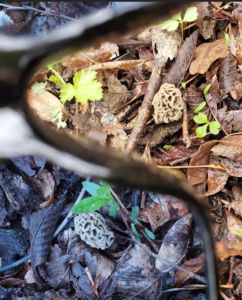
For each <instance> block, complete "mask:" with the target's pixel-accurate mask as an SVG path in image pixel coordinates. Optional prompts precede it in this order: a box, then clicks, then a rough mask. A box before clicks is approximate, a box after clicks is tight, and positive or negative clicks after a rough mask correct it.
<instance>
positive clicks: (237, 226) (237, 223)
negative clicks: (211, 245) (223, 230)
mask: <svg viewBox="0 0 242 300" xmlns="http://www.w3.org/2000/svg"><path fill="white" fill-rule="evenodd" d="M237 202H238V201H237ZM232 203H234V202H232ZM232 203H231V204H232ZM238 210H239V211H241V208H240V207H239V205H237V211H238ZM226 215H227V228H228V232H227V238H228V241H230V243H231V246H233V245H234V244H236V243H237V242H239V241H242V236H241V235H238V234H236V231H241V228H242V221H241V220H240V219H239V218H237V217H236V216H234V215H233V214H232V213H231V212H230V211H228V210H226Z"/></svg>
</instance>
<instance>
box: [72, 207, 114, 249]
mask: <svg viewBox="0 0 242 300" xmlns="http://www.w3.org/2000/svg"><path fill="white" fill-rule="evenodd" d="M74 224H75V231H76V233H77V234H79V235H80V237H81V239H82V240H83V241H84V242H86V243H87V244H88V245H90V246H91V247H93V248H97V249H102V250H103V249H106V248H108V247H109V246H111V244H112V243H113V241H114V233H113V232H112V231H110V230H108V227H107V225H106V223H105V219H104V218H103V216H102V215H100V214H99V213H96V212H91V213H87V214H80V215H77V216H76V217H75V218H74Z"/></svg>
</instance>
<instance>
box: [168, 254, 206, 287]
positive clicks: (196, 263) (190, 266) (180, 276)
mask: <svg viewBox="0 0 242 300" xmlns="http://www.w3.org/2000/svg"><path fill="white" fill-rule="evenodd" d="M181 267H182V268H183V269H185V270H187V271H189V272H192V273H195V274H197V273H199V272H201V271H203V268H204V253H202V254H200V255H199V256H198V257H196V258H193V259H190V260H187V261H186V262H185V263H184V264H182V265H181ZM189 278H190V276H189V275H188V274H187V273H185V272H182V271H181V270H178V271H177V272H176V277H175V282H174V287H175V288H178V287H180V286H181V285H183V284H184V283H185V282H186V281H187V280H188V279H189Z"/></svg>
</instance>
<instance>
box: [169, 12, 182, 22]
mask: <svg viewBox="0 0 242 300" xmlns="http://www.w3.org/2000/svg"><path fill="white" fill-rule="evenodd" d="M171 19H172V20H177V21H180V22H181V21H182V17H181V11H180V12H179V13H178V14H176V15H175V16H173V17H172V18H171Z"/></svg>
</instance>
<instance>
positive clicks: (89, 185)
mask: <svg viewBox="0 0 242 300" xmlns="http://www.w3.org/2000/svg"><path fill="white" fill-rule="evenodd" d="M82 185H83V187H84V188H85V189H86V191H87V192H88V193H89V194H90V195H92V196H97V190H98V189H100V188H101V186H100V185H98V184H96V183H93V182H90V181H83V182H82Z"/></svg>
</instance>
